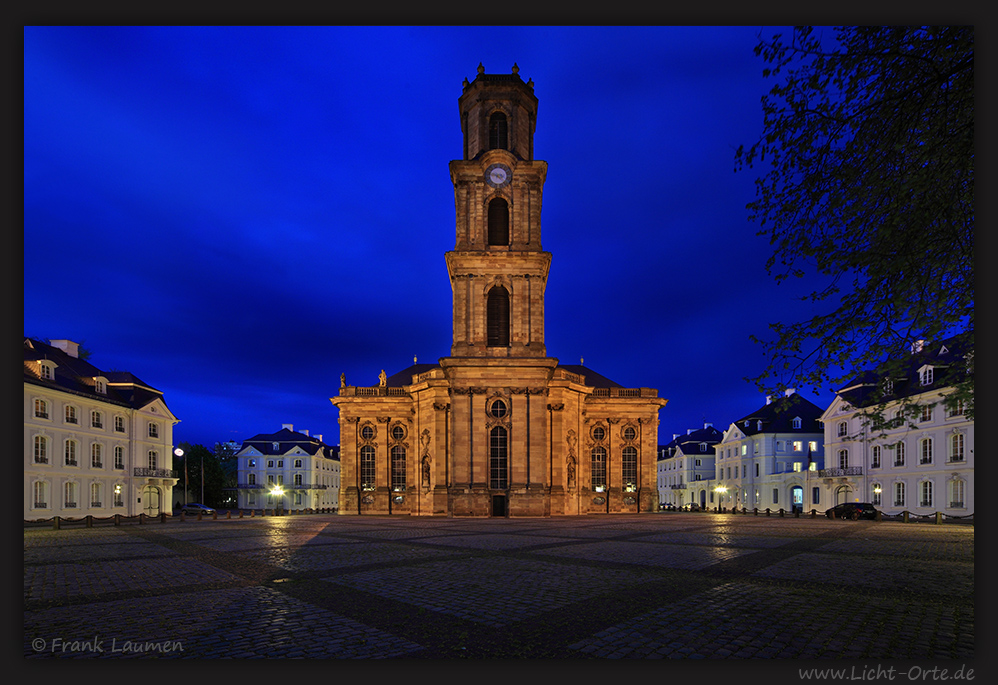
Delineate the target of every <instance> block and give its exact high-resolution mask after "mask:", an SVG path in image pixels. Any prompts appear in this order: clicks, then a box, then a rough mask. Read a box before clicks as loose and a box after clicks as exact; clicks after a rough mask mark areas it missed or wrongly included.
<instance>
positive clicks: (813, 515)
mask: <svg viewBox="0 0 998 685" xmlns="http://www.w3.org/2000/svg"><path fill="white" fill-rule="evenodd" d="M817 515H818V510H817V509H812V510H811V518H814V517H815V516H817Z"/></svg>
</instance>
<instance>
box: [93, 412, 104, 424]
mask: <svg viewBox="0 0 998 685" xmlns="http://www.w3.org/2000/svg"><path fill="white" fill-rule="evenodd" d="M90 427H91V428H103V427H104V414H103V413H102V412H99V411H97V410H94V411H92V412H90Z"/></svg>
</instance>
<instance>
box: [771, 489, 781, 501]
mask: <svg viewBox="0 0 998 685" xmlns="http://www.w3.org/2000/svg"><path fill="white" fill-rule="evenodd" d="M779 503H780V489H779V488H773V504H779Z"/></svg>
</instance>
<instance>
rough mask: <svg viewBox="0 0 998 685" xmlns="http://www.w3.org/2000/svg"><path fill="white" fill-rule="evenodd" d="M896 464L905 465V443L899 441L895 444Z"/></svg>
mask: <svg viewBox="0 0 998 685" xmlns="http://www.w3.org/2000/svg"><path fill="white" fill-rule="evenodd" d="M894 465H895V466H904V443H903V442H899V443H897V444H896V445H894Z"/></svg>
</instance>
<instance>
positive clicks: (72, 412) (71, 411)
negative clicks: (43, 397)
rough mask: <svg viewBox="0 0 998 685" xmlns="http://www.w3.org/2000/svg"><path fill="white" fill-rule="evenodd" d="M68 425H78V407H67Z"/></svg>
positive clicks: (69, 405)
mask: <svg viewBox="0 0 998 685" xmlns="http://www.w3.org/2000/svg"><path fill="white" fill-rule="evenodd" d="M66 423H77V420H76V407H74V406H73V405H71V404H67V405H66Z"/></svg>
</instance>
